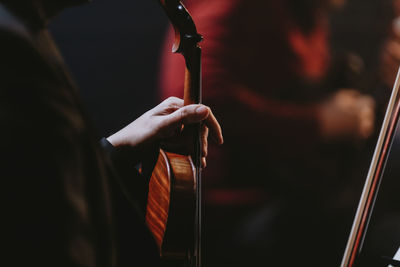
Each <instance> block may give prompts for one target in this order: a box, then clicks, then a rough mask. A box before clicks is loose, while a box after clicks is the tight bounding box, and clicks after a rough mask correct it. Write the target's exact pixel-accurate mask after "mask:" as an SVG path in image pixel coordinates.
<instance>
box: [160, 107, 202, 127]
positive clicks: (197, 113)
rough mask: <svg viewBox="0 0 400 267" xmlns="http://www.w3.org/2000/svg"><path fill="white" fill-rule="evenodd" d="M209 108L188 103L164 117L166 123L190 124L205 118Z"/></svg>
mask: <svg viewBox="0 0 400 267" xmlns="http://www.w3.org/2000/svg"><path fill="white" fill-rule="evenodd" d="M208 114H209V109H208V108H207V107H206V106H203V105H188V106H184V107H182V108H179V109H177V110H175V111H174V112H173V113H171V114H169V115H168V116H166V118H165V123H166V124H167V125H171V124H173V125H175V124H182V123H183V124H192V123H197V122H201V121H203V120H204V119H206V118H207V116H208Z"/></svg>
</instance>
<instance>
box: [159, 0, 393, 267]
mask: <svg viewBox="0 0 400 267" xmlns="http://www.w3.org/2000/svg"><path fill="white" fill-rule="evenodd" d="M345 2H346V1H344V0H324V1H319V0H284V1H273V0H259V1H240V0H225V1H222V0H220V1H214V0H203V1H194V0H188V1H186V2H185V3H186V5H187V8H188V10H189V11H190V12H191V14H192V15H193V18H194V20H195V22H196V25H197V26H198V30H199V33H201V34H203V35H204V42H203V43H201V46H202V49H203V92H204V94H203V98H204V102H205V103H207V104H209V105H211V106H212V107H213V108H214V109H215V112H216V113H217V114H218V115H219V116H220V117H221V118H222V120H221V123H222V125H223V126H224V128H225V141H226V142H225V146H224V147H223V148H215V147H211V148H210V152H209V160H208V168H207V170H206V171H205V186H206V189H205V199H206V206H205V216H204V220H205V224H206V225H205V230H204V237H205V249H206V252H205V257H206V264H207V266H267V265H268V264H269V266H316V265H323V266H337V265H338V264H339V262H340V260H341V257H342V254H343V251H344V247H345V244H346V241H347V237H348V234H349V231H350V228H351V224H352V220H353V216H354V212H355V208H356V206H357V203H358V198H359V193H360V192H361V188H362V185H363V181H364V178H365V175H366V172H367V169H368V165H369V161H370V158H371V154H372V153H371V150H372V149H371V148H372V147H371V143H373V142H371V140H372V139H373V138H372V137H374V136H376V135H375V134H376V132H377V130H378V129H377V127H376V125H378V124H377V123H376V116H378V119H379V121H380V120H381V118H380V116H381V112H380V111H379V110H378V108H380V107H381V106H384V105H381V103H377V102H376V101H375V100H374V98H375V96H374V97H372V95H371V94H372V92H373V90H371V88H368V86H365V85H363V80H366V79H365V76H366V75H365V73H364V72H363V71H364V69H363V68H364V65H363V64H364V63H363V59H362V58H360V57H359V56H358V55H357V54H354V53H353V54H349V53H342V54H338V53H333V52H332V51H333V50H334V49H333V48H332V47H331V45H330V43H331V40H330V38H331V28H330V27H331V26H330V22H329V16H330V13H331V12H332V11H333V10H336V9H338V8H342V7H343V6H344V5H345ZM360 5H364V3H361V4H360ZM168 34H169V35H168V36H172V33H171V31H170V32H169V33H168ZM339 41H340V40H339ZM171 44H172V39H168V40H167V41H166V47H168V50H170V46H171ZM399 58H400V57H399ZM375 72H377V71H376V69H375ZM183 75H184V63H183V60H182V59H181V58H180V57H178V56H175V55H172V54H171V53H169V51H167V49H165V53H164V54H163V58H162V62H161V73H160V81H161V83H160V87H161V97H165V96H166V95H175V96H182V92H183V89H182V88H183V84H182V80H183ZM375 78H376V77H375V76H374V77H373V79H375ZM376 79H377V80H378V78H376ZM390 79H391V78H389V80H390ZM369 80H372V79H368V81H369ZM380 93H382V94H384V95H385V96H387V95H388V93H387V92H380ZM386 100H387V98H385V99H384V101H386ZM379 125H380V124H379Z"/></svg>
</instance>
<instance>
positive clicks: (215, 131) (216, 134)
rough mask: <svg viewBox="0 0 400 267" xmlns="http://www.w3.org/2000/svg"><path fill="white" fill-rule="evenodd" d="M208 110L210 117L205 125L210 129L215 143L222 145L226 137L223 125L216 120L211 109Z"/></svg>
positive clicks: (205, 121)
mask: <svg viewBox="0 0 400 267" xmlns="http://www.w3.org/2000/svg"><path fill="white" fill-rule="evenodd" d="M208 110H209V115H208V117H207V118H206V119H205V120H204V124H205V125H206V126H207V127H208V128H209V130H210V135H211V137H212V138H213V139H214V141H215V142H216V143H217V144H219V145H222V144H223V143H224V137H223V136H222V129H221V125H220V124H219V123H218V120H217V118H215V116H214V114H213V113H212V111H211V109H210V108H208Z"/></svg>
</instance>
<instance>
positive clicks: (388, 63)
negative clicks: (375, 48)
mask: <svg viewBox="0 0 400 267" xmlns="http://www.w3.org/2000/svg"><path fill="white" fill-rule="evenodd" d="M393 7H394V13H395V15H396V18H395V19H394V20H393V21H392V28H391V34H390V37H389V38H388V40H386V42H385V43H384V45H383V49H382V52H381V67H380V72H381V76H382V80H383V82H384V83H385V84H386V86H388V87H390V88H391V87H392V86H393V84H394V82H395V79H396V74H397V72H398V69H399V66H400V1H399V0H394V1H393Z"/></svg>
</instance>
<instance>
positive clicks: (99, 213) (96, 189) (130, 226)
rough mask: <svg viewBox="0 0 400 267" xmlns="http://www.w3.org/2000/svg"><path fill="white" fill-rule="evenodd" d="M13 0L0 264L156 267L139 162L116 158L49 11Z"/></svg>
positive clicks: (3, 47)
mask: <svg viewBox="0 0 400 267" xmlns="http://www.w3.org/2000/svg"><path fill="white" fill-rule="evenodd" d="M13 2H14V1H5V0H2V1H0V124H1V132H0V140H1V142H0V151H1V161H0V162H1V163H0V173H1V178H2V179H1V181H2V185H1V188H2V189H3V191H4V192H3V193H2V195H3V196H5V201H2V203H3V205H4V206H5V207H4V208H2V211H3V213H2V224H4V226H3V227H2V228H1V231H2V232H1V236H2V242H3V245H4V246H3V247H6V249H5V250H3V251H2V252H3V253H4V255H2V259H1V261H2V262H7V266H23V265H26V264H27V263H28V264H29V265H31V266H85V267H95V266H96V267H98V266H104V267H108V266H156V265H157V264H158V256H157V251H156V247H155V243H154V241H153V239H152V238H151V236H150V234H149V232H148V230H147V228H146V227H145V225H144V217H143V205H142V204H143V202H142V200H143V198H144V191H143V188H144V186H145V180H144V178H143V177H140V175H139V173H138V172H137V171H136V169H135V168H134V164H135V162H132V163H129V165H125V166H123V168H120V167H121V166H118V165H113V164H112V163H111V160H110V158H109V157H108V156H107V155H106V153H104V151H103V150H102V148H101V147H100V145H99V143H98V138H97V137H96V135H95V133H94V131H93V130H92V129H93V127H91V126H90V122H89V119H88V118H87V116H86V115H85V112H84V109H83V108H82V105H81V103H80V100H79V97H78V94H77V90H76V86H75V85H74V83H73V82H72V80H71V79H70V77H69V74H68V71H67V69H66V67H65V65H64V63H63V60H62V57H61V56H60V54H59V52H58V50H57V48H56V46H55V44H54V43H53V41H52V39H51V36H50V34H49V33H48V31H47V30H46V28H45V24H46V22H45V21H44V20H45V18H43V16H42V15H43V14H42V13H41V12H40V10H37V9H32V10H29V9H24V8H18V7H17V6H13V4H12V3H13ZM15 2H17V4H18V2H19V1H15ZM62 2H64V1H62ZM1 3H3V4H1ZM20 5H21V4H20ZM6 6H7V7H6ZM27 7H28V6H27ZM29 7H32V6H29ZM11 10H12V11H11ZM103 144H104V142H103ZM106 147H108V150H110V149H111V150H112V147H110V145H109V144H108V146H107V145H106ZM113 154H115V153H113ZM116 166H117V167H118V168H116ZM122 169H123V171H122ZM116 174H118V175H116ZM127 174H129V176H126V175H127ZM127 183H128V184H127ZM121 185H129V187H127V188H128V189H129V190H126V189H122V187H121ZM132 188H133V189H136V190H131V189H132ZM139 190H142V193H139V192H138V191H139ZM127 192H128V193H129V196H130V197H129V199H128V198H127V197H126V196H125V195H124V193H127ZM138 203H139V204H138ZM3 253H2V254H3ZM143 262H145V263H144V264H143Z"/></svg>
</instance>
